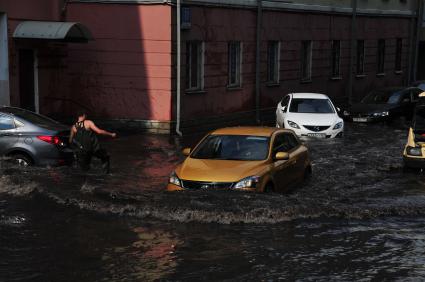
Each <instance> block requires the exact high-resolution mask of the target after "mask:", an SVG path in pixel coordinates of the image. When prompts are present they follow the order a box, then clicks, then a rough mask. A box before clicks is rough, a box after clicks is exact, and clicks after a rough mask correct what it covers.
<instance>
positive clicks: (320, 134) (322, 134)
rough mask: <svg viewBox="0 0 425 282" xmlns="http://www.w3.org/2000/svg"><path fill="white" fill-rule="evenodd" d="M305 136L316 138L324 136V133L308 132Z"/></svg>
mask: <svg viewBox="0 0 425 282" xmlns="http://www.w3.org/2000/svg"><path fill="white" fill-rule="evenodd" d="M307 136H310V137H316V138H326V134H325V133H308V134H307Z"/></svg>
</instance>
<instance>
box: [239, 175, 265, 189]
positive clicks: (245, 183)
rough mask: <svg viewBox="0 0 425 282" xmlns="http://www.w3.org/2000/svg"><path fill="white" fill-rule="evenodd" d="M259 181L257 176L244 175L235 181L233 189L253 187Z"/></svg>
mask: <svg viewBox="0 0 425 282" xmlns="http://www.w3.org/2000/svg"><path fill="white" fill-rule="evenodd" d="M259 181H260V177H259V176H249V177H246V178H244V179H241V180H240V181H239V182H238V183H236V185H235V186H234V188H235V189H241V188H255V187H256V186H257V183H258V182H259Z"/></svg>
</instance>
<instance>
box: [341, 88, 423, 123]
mask: <svg viewBox="0 0 425 282" xmlns="http://www.w3.org/2000/svg"><path fill="white" fill-rule="evenodd" d="M422 92H423V90H421V89H419V88H416V87H408V88H402V87H392V88H384V89H380V90H373V91H371V92H370V93H369V94H367V95H366V96H365V97H364V98H363V99H362V100H361V101H360V103H357V104H353V105H352V106H351V107H350V108H349V109H346V110H344V111H343V117H344V119H346V120H351V121H353V122H375V121H393V120H394V119H397V118H400V117H404V118H406V119H407V120H411V118H412V116H413V111H414V109H415V104H416V102H417V101H418V96H419V94H420V93H422Z"/></svg>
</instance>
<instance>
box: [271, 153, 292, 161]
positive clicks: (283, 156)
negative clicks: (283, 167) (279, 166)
mask: <svg viewBox="0 0 425 282" xmlns="http://www.w3.org/2000/svg"><path fill="white" fill-rule="evenodd" d="M274 158H275V160H277V161H285V160H289V154H288V153H287V152H277V153H276V155H275V157H274Z"/></svg>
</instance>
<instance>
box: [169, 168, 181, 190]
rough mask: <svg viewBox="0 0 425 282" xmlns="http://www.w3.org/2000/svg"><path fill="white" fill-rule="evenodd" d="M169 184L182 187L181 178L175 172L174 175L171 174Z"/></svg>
mask: <svg viewBox="0 0 425 282" xmlns="http://www.w3.org/2000/svg"><path fill="white" fill-rule="evenodd" d="M168 183H171V184H174V185H176V186H179V187H182V185H181V181H180V178H179V177H178V176H177V174H176V173H175V172H174V171H173V173H171V174H170V178H169V179H168Z"/></svg>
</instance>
